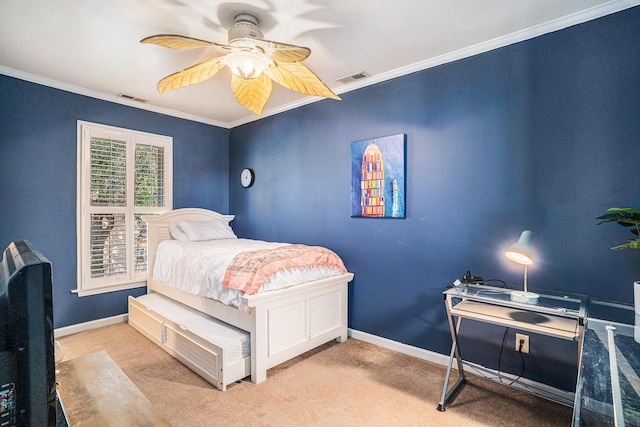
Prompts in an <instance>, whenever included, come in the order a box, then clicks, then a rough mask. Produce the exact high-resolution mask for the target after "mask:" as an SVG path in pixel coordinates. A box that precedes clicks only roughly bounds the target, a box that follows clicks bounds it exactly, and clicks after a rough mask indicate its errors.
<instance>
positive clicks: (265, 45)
mask: <svg viewBox="0 0 640 427" xmlns="http://www.w3.org/2000/svg"><path fill="white" fill-rule="evenodd" d="M235 45H237V46H238V47H240V46H247V45H249V46H255V47H256V48H257V49H258V50H260V51H262V53H264V54H265V56H267V57H268V58H269V59H271V60H273V61H282V62H300V61H303V60H305V59H307V58H308V57H309V55H310V54H311V49H309V48H308V47H302V46H295V45H292V44H286V43H280V42H272V41H269V40H264V39H254V38H251V37H243V38H240V39H236V40H234V46H235Z"/></svg>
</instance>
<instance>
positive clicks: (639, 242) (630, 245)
mask: <svg viewBox="0 0 640 427" xmlns="http://www.w3.org/2000/svg"><path fill="white" fill-rule="evenodd" d="M611 249H640V239H635V240H629V241H628V242H627V243H625V244H623V245H618V246H614V247H612V248H611Z"/></svg>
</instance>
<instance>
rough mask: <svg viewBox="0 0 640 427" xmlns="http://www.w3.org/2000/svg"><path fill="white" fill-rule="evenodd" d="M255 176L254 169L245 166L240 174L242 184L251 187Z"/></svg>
mask: <svg viewBox="0 0 640 427" xmlns="http://www.w3.org/2000/svg"><path fill="white" fill-rule="evenodd" d="M255 178H256V176H255V174H254V173H253V169H249V168H245V169H243V170H242V173H241V174H240V184H242V186H243V187H244V188H247V187H251V186H252V185H253V181H255Z"/></svg>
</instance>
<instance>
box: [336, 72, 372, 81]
mask: <svg viewBox="0 0 640 427" xmlns="http://www.w3.org/2000/svg"><path fill="white" fill-rule="evenodd" d="M367 77H371V76H370V75H369V73H367V72H366V71H358V72H357V73H353V74H349V75H348V76H344V77H340V78H339V79H336V81H337V82H340V83H344V84H346V83H353V82H355V81H357V80H362V79H366V78H367Z"/></svg>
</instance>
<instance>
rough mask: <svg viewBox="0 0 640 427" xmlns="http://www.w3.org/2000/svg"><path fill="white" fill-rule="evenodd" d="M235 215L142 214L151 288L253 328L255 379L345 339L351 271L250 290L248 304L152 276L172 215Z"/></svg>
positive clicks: (198, 212) (209, 215)
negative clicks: (184, 288) (181, 287)
mask: <svg viewBox="0 0 640 427" xmlns="http://www.w3.org/2000/svg"><path fill="white" fill-rule="evenodd" d="M233 218H234V216H233V215H222V214H219V213H217V212H213V211H209V210H206V209H199V208H188V209H176V210H173V211H170V212H166V213H164V214H161V215H157V216H144V217H143V220H144V221H146V223H147V227H148V228H147V231H148V243H147V248H148V264H147V266H148V268H147V270H148V274H147V292H148V293H151V292H158V293H160V294H162V295H164V296H166V297H169V298H171V299H173V300H176V301H178V302H180V303H182V304H185V305H187V306H189V307H192V308H194V309H196V310H199V311H201V312H203V313H205V314H207V315H209V316H212V317H215V318H217V319H219V320H222V321H223V322H226V323H229V324H231V325H234V326H236V327H238V328H240V329H243V330H245V331H247V332H249V333H250V334H251V381H252V382H254V383H256V384H257V383H261V382H263V381H264V380H266V379H267V369H270V368H272V367H274V366H276V365H279V364H280V363H283V362H285V361H287V360H289V359H292V358H294V357H296V356H298V355H300V354H302V353H305V352H307V351H309V350H311V349H313V348H315V347H318V346H320V345H322V344H324V343H326V342H328V341H331V340H332V339H336V340H337V341H338V342H343V341H345V340H346V339H347V320H348V319H347V296H348V283H349V282H350V281H351V280H352V279H353V273H346V274H342V275H339V276H333V277H329V278H326V279H320V280H315V281H312V282H309V283H305V284H302V285H298V286H294V287H290V288H286V289H281V290H277V291H269V292H264V293H258V294H255V295H247V296H244V297H243V298H242V301H243V303H244V304H245V305H246V307H247V310H245V311H242V310H239V309H238V308H236V307H233V306H228V305H226V304H223V303H220V302H218V301H216V300H213V299H211V298H204V297H198V296H194V295H191V294H187V293H186V292H183V291H180V290H177V289H175V288H171V287H169V286H168V285H166V284H164V283H162V282H160V281H158V280H155V279H153V277H152V272H153V265H154V262H155V255H156V250H157V247H158V245H159V244H160V242H162V241H163V240H170V239H171V238H172V237H171V234H170V233H169V224H170V223H171V222H174V221H183V220H187V221H207V220H211V219H219V220H220V219H222V220H226V221H231V220H233Z"/></svg>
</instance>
